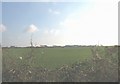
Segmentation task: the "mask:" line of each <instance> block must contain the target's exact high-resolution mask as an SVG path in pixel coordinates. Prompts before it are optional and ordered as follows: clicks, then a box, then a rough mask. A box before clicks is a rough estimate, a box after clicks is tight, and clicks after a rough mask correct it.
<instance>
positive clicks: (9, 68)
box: [2, 46, 118, 82]
mask: <svg viewBox="0 0 120 84" xmlns="http://www.w3.org/2000/svg"><path fill="white" fill-rule="evenodd" d="M2 52H3V72H2V73H3V75H2V76H3V77H2V79H3V81H10V82H11V81H12V82H13V81H15V82H16V81H19V82H21V81H23V82H26V81H28V82H30V81H32V82H33V81H38V82H50V81H51V82H54V81H56V82H77V81H78V82H100V81H103V82H106V81H108V82H110V81H112V82H115V81H118V48H117V47H114V46H109V47H108V46H107V47H106V46H99V47H98V46H91V47H89V46H87V47H65V48H57V47H56V48H3V50H2ZM19 57H22V58H23V59H22V60H21V59H20V58H19ZM41 66H42V67H41Z"/></svg>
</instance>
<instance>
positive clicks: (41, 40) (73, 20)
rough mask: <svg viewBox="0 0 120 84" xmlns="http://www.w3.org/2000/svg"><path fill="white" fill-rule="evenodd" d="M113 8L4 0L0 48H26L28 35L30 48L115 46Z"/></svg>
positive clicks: (109, 2) (109, 1) (107, 2)
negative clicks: (47, 46)
mask: <svg viewBox="0 0 120 84" xmlns="http://www.w3.org/2000/svg"><path fill="white" fill-rule="evenodd" d="M117 4H118V2H116V1H113V0H104V1H103V0H98V1H97V0H91V1H90V0H84V1H82V0H81V1H79V2H77V1H76V2H68V1H67V2H59V1H58V0H56V1H53V2H52V1H49V0H48V1H46V2H7V0H6V2H2V6H1V7H2V8H1V7H0V8H1V9H2V17H0V18H2V21H0V23H1V24H0V32H1V33H2V46H29V45H30V39H31V35H32V39H33V44H34V45H96V44H100V45H117V44H118V20H117V19H118V9H117ZM0 5H1V4H0ZM1 9H0V10H1ZM1 33H0V34H1Z"/></svg>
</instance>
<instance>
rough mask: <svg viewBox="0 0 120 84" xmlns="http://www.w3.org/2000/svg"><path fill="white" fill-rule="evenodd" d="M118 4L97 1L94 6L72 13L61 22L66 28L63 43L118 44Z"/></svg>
mask: <svg viewBox="0 0 120 84" xmlns="http://www.w3.org/2000/svg"><path fill="white" fill-rule="evenodd" d="M117 14H118V13H117V5H115V4H114V3H107V4H106V3H99V4H97V3H95V4H94V6H93V7H91V8H88V9H87V10H86V9H83V10H80V11H77V12H76V13H73V14H71V15H70V16H68V17H66V19H65V20H64V21H62V22H60V25H61V27H62V28H64V34H63V41H64V42H63V43H71V44H97V43H98V41H100V43H101V44H103V45H112V44H113V45H114V44H117V42H118V41H117V40H118V30H117V29H118V28H117Z"/></svg>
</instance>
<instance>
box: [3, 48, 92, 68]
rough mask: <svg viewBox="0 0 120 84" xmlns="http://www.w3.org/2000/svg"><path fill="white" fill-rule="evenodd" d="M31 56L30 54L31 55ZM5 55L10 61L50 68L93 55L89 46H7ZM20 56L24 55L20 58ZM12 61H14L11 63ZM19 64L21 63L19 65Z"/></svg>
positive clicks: (4, 50) (69, 63)
mask: <svg viewBox="0 0 120 84" xmlns="http://www.w3.org/2000/svg"><path fill="white" fill-rule="evenodd" d="M31 54H32V56H31V58H30V57H29V55H31ZM3 57H5V60H6V61H7V62H8V63H10V64H8V67H10V66H11V64H12V63H17V64H20V63H24V62H25V63H26V64H27V63H29V64H31V66H34V67H35V66H37V67H38V66H43V67H47V68H50V69H54V68H58V67H60V66H63V65H65V64H67V65H71V64H72V63H74V62H76V61H83V60H85V59H89V58H91V57H92V53H91V50H90V48H89V47H77V48H33V49H32V51H31V49H30V48H7V49H3ZM19 57H22V60H20V58H19ZM11 62H12V63H11ZM18 66H19V65H18Z"/></svg>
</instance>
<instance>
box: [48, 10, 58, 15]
mask: <svg viewBox="0 0 120 84" xmlns="http://www.w3.org/2000/svg"><path fill="white" fill-rule="evenodd" d="M48 12H49V13H52V14H55V15H59V14H60V11H57V10H53V9H48Z"/></svg>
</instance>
